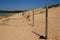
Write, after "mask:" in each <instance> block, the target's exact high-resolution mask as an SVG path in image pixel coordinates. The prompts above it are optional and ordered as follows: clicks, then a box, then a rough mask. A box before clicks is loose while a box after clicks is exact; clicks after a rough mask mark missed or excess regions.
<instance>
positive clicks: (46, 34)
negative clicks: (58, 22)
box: [45, 5, 48, 40]
mask: <svg viewBox="0 0 60 40" xmlns="http://www.w3.org/2000/svg"><path fill="white" fill-rule="evenodd" d="M45 21H46V23H45V24H46V25H45V37H46V39H45V40H47V37H48V5H46V17H45Z"/></svg>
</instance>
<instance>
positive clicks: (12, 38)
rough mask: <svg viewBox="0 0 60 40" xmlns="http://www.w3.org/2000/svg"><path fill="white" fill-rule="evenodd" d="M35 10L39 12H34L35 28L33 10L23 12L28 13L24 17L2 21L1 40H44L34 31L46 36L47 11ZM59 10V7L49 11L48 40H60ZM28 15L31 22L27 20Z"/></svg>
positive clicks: (13, 17)
mask: <svg viewBox="0 0 60 40" xmlns="http://www.w3.org/2000/svg"><path fill="white" fill-rule="evenodd" d="M34 10H38V11H34V26H32V17H33V15H32V14H33V10H29V11H27V12H23V13H26V14H25V15H24V16H22V13H19V14H15V15H12V16H10V17H8V18H3V19H0V40H42V39H39V36H38V35H36V34H34V33H33V32H32V31H34V32H36V33H38V34H39V35H43V36H45V9H41V8H39V9H34ZM41 10H42V11H43V12H42V11H41ZM59 10H60V7H57V8H51V9H49V11H48V40H60V11H59ZM41 12H42V13H41ZM28 13H29V14H30V21H27V20H26V15H27V14H28Z"/></svg>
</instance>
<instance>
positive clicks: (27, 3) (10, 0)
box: [0, 0, 60, 10]
mask: <svg viewBox="0 0 60 40" xmlns="http://www.w3.org/2000/svg"><path fill="white" fill-rule="evenodd" d="M56 3H59V4H60V0H0V10H28V9H33V8H40V7H43V6H45V5H46V4H48V5H53V4H56Z"/></svg>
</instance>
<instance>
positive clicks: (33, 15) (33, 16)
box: [32, 11, 34, 26]
mask: <svg viewBox="0 0 60 40" xmlns="http://www.w3.org/2000/svg"><path fill="white" fill-rule="evenodd" d="M32 26H34V11H33V18H32Z"/></svg>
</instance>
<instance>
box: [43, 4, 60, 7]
mask: <svg viewBox="0 0 60 40" xmlns="http://www.w3.org/2000/svg"><path fill="white" fill-rule="evenodd" d="M58 6H60V4H55V5H51V6H48V8H52V7H58ZM43 8H46V6H45V7H43Z"/></svg>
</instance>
